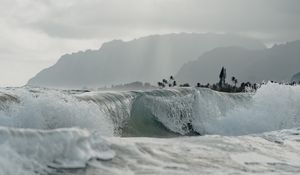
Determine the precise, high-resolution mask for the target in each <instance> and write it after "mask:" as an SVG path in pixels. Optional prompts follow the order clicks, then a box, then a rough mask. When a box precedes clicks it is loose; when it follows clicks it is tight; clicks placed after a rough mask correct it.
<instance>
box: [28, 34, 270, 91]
mask: <svg viewBox="0 0 300 175" xmlns="http://www.w3.org/2000/svg"><path fill="white" fill-rule="evenodd" d="M225 46H242V47H245V48H248V49H262V48H265V47H264V45H263V44H262V43H261V42H260V41H257V40H254V39H249V38H244V37H240V36H236V35H221V34H186V33H182V34H167V35H154V36H148V37H143V38H139V39H135V40H132V41H128V42H124V41H121V40H114V41H111V42H108V43H105V44H103V45H102V47H101V48H100V49H99V50H88V51H85V52H78V53H73V54H67V55H64V56H62V57H61V58H60V59H59V60H58V62H57V63H56V64H55V65H53V66H52V67H50V68H47V69H44V70H42V71H41V72H40V73H38V74H37V75H36V76H35V77H34V78H32V79H31V80H29V82H28V84H29V85H37V86H52V87H82V86H102V85H109V84H119V83H126V82H133V81H148V82H156V81H158V80H160V79H162V78H163V77H168V76H169V75H171V74H175V73H176V72H178V70H179V69H180V67H181V66H182V65H183V64H184V63H185V62H187V61H191V60H194V59H196V58H197V57H198V56H199V55H202V54H203V53H204V52H206V51H209V50H211V49H213V48H216V47H225Z"/></svg>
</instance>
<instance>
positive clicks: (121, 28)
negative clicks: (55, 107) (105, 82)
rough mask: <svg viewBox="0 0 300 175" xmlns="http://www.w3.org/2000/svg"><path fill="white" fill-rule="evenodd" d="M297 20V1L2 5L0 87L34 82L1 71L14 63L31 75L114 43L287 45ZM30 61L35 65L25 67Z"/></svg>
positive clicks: (44, 0)
mask: <svg viewBox="0 0 300 175" xmlns="http://www.w3.org/2000/svg"><path fill="white" fill-rule="evenodd" d="M299 19H300V1H299V0H126V1H125V0H60V1H58V0H40V1H36V0H1V2H0V38H1V40H0V69H1V70H2V72H1V74H5V75H6V77H5V82H3V81H2V80H3V79H2V80H1V81H2V82H0V85H2V84H10V83H9V82H10V79H14V83H13V84H15V81H20V82H22V83H24V82H26V81H27V79H29V78H30V77H27V78H26V79H25V78H24V77H23V78H19V77H18V76H16V73H11V72H7V71H6V72H3V70H6V69H4V68H6V67H9V66H10V62H11V64H17V63H16V62H15V61H16V60H22V61H20V62H19V63H18V64H19V68H20V69H24V71H23V72H30V75H32V74H34V73H36V72H37V70H36V69H37V68H36V69H32V67H35V65H43V66H44V65H45V64H44V63H45V62H48V64H49V65H50V63H54V62H55V61H56V60H57V59H58V58H59V56H60V55H62V54H64V53H68V52H74V51H77V50H84V49H88V48H99V47H100V45H101V43H102V42H103V41H108V40H112V39H115V38H121V39H124V38H125V39H132V38H135V37H139V36H143V35H149V34H155V33H169V32H222V33H239V34H243V35H249V36H254V37H256V38H259V39H262V40H263V41H265V42H268V43H269V42H283V41H288V40H296V39H300V23H299V22H298V21H299ZM3 60H5V61H3ZM34 60H35V61H36V63H35V62H34ZM28 61H31V62H30V65H31V66H28V65H29V64H26V65H27V66H25V64H23V63H24V62H28ZM41 62H43V64H40V63H41ZM22 65H24V66H22ZM41 68H42V67H39V69H41ZM18 70H19V69H18ZM33 70H34V71H33ZM22 75H25V74H24V73H22ZM20 77H21V76H20ZM1 83H2V84H1Z"/></svg>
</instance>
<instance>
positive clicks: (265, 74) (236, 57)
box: [176, 41, 300, 84]
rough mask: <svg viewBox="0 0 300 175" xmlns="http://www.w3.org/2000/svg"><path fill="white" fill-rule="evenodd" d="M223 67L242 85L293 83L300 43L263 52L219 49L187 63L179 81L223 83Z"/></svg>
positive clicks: (181, 70)
mask: <svg viewBox="0 0 300 175" xmlns="http://www.w3.org/2000/svg"><path fill="white" fill-rule="evenodd" d="M222 66H224V67H226V68H227V80H230V79H231V76H235V77H236V78H237V79H238V80H239V81H240V82H241V81H252V82H261V81H263V80H274V81H290V77H291V76H292V75H293V74H294V73H295V72H297V71H299V66H300V41H294V42H289V43H286V44H281V45H275V46H273V47H272V48H269V49H260V50H249V49H245V48H241V47H223V48H216V49H213V50H211V51H209V52H207V53H205V54H203V55H202V56H200V57H199V58H198V59H197V60H195V61H190V62H188V63H186V64H185V65H184V66H183V67H182V68H181V69H180V71H179V72H178V73H177V76H176V78H177V80H179V81H180V82H188V83H192V84H195V83H197V82H200V83H202V84H205V83H215V82H218V81H219V72H220V70H221V67H222Z"/></svg>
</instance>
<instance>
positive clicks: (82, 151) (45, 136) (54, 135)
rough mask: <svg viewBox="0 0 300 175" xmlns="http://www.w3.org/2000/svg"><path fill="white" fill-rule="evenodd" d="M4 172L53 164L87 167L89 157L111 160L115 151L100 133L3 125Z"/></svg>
mask: <svg viewBox="0 0 300 175" xmlns="http://www.w3.org/2000/svg"><path fill="white" fill-rule="evenodd" d="M0 155H1V156H0V174H5V175H15V174H34V173H35V172H38V173H40V174H42V173H43V172H50V171H51V169H49V168H48V167H52V168H83V167H86V164H87V162H88V161H89V160H91V159H93V158H97V159H100V160H110V159H112V158H113V157H114V155H115V154H114V152H113V151H112V150H111V149H110V148H109V145H108V144H107V142H106V141H105V140H103V139H102V137H100V135H99V133H96V132H95V133H91V132H90V131H88V130H82V129H75V128H71V129H58V130H52V131H41V130H28V129H26V130H24V129H9V128H3V127H1V128H0Z"/></svg>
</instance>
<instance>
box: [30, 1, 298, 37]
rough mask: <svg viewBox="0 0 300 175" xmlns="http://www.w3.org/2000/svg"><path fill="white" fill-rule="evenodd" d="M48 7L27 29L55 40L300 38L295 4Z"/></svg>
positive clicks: (156, 3) (125, 3)
mask: <svg viewBox="0 0 300 175" xmlns="http://www.w3.org/2000/svg"><path fill="white" fill-rule="evenodd" d="M46 2H48V4H47V6H45V5H44V6H43V8H45V10H44V11H41V10H37V12H38V13H42V15H40V14H37V15H38V16H40V17H39V18H36V19H35V20H32V21H29V20H27V23H26V24H27V25H28V26H29V27H32V28H35V29H37V30H40V31H42V32H45V33H47V34H48V35H50V36H52V37H62V38H64V37H66V38H93V37H104V36H106V37H115V36H120V37H123V36H126V35H128V34H130V33H131V32H135V31H150V32H152V33H156V32H159V31H161V30H166V31H167V30H170V31H178V32H179V31H182V30H185V31H195V32H197V31H200V32H214V31H215V32H229V33H233V32H240V33H245V32H248V33H250V32H252V33H255V32H256V33H261V34H263V33H265V34H266V37H267V36H270V35H271V36H272V37H273V38H269V40H274V41H275V40H276V39H280V40H282V39H283V38H286V40H291V39H293V38H296V37H299V32H298V31H299V29H300V23H299V22H297V21H298V20H299V19H300V18H299V17H300V12H299V11H300V10H299V7H300V3H299V1H297V0H285V1H282V0H263V1H262V0H251V1H248V0H225V1H219V0H185V1H183V0H164V1H158V0H153V1H149V0H128V1H121V0H110V1H103V0H102V1H101V0H89V1H87V0H84V1H79V0H75V1H64V2H66V3H61V4H55V3H54V1H46ZM56 2H57V1H56ZM49 4H52V5H49ZM53 4H54V5H53ZM41 6H42V5H41ZM45 11H46V13H45ZM25 21H26V20H25ZM28 21H29V22H28ZM286 33H288V35H287V34H286Z"/></svg>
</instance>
